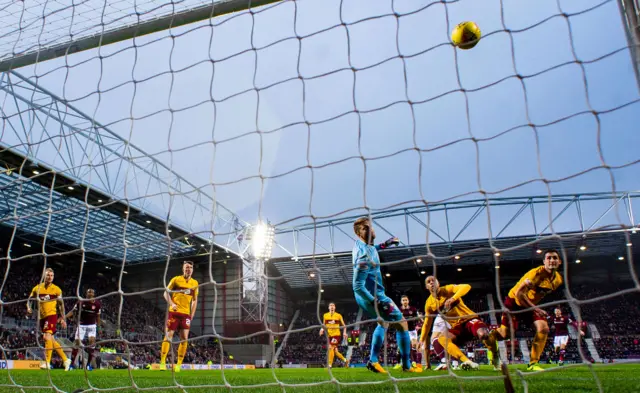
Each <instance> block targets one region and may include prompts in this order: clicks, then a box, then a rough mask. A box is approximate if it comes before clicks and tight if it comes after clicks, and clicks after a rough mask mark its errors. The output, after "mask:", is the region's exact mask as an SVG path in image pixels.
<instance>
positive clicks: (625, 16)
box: [618, 0, 640, 92]
mask: <svg viewBox="0 0 640 393" xmlns="http://www.w3.org/2000/svg"><path fill="white" fill-rule="evenodd" d="M618 8H619V9H620V16H621V17H622V24H623V25H624V27H625V35H626V36H627V42H628V45H629V52H630V53H631V61H632V63H633V69H634V71H635V73H636V83H637V84H638V91H639V92H640V4H639V3H638V0H618Z"/></svg>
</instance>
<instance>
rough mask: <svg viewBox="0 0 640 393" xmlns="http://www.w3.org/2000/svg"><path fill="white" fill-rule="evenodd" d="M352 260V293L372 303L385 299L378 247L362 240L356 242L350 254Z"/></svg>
mask: <svg viewBox="0 0 640 393" xmlns="http://www.w3.org/2000/svg"><path fill="white" fill-rule="evenodd" d="M351 255H352V258H353V292H354V293H355V294H356V295H358V296H360V297H361V298H363V299H365V300H368V301H370V302H373V300H374V299H375V298H376V297H377V298H378V299H381V298H386V297H387V296H386V294H385V292H384V284H383V282H382V273H381V272H380V256H379V255H378V246H371V245H368V244H366V243H365V242H363V241H362V240H360V239H358V240H356V244H355V245H354V246H353V252H352V254H351Z"/></svg>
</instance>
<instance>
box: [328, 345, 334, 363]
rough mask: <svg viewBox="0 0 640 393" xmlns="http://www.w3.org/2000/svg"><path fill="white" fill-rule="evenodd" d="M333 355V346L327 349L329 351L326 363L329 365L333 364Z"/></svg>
mask: <svg viewBox="0 0 640 393" xmlns="http://www.w3.org/2000/svg"><path fill="white" fill-rule="evenodd" d="M333 355H334V353H333V348H331V349H330V350H329V353H328V354H327V365H328V366H329V367H331V366H333Z"/></svg>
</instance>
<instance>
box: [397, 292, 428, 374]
mask: <svg viewBox="0 0 640 393" xmlns="http://www.w3.org/2000/svg"><path fill="white" fill-rule="evenodd" d="M400 302H401V303H400V304H401V305H400V311H401V312H402V316H403V317H404V319H405V320H406V321H407V325H408V327H409V338H410V339H411V362H412V363H413V367H416V364H417V361H418V351H417V348H418V332H417V331H416V324H417V322H419V321H420V318H421V317H422V316H421V315H420V312H419V311H418V309H417V308H415V307H413V306H412V305H410V304H409V297H408V296H407V295H403V296H402V298H401V299H400ZM396 356H397V359H398V363H397V364H396V366H395V368H400V367H402V364H401V362H400V352H398V354H397V355H396ZM420 361H422V359H420Z"/></svg>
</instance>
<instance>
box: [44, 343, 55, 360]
mask: <svg viewBox="0 0 640 393" xmlns="http://www.w3.org/2000/svg"><path fill="white" fill-rule="evenodd" d="M44 348H45V350H44V353H45V359H46V360H47V364H51V355H52V353H53V340H45V341H44Z"/></svg>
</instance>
